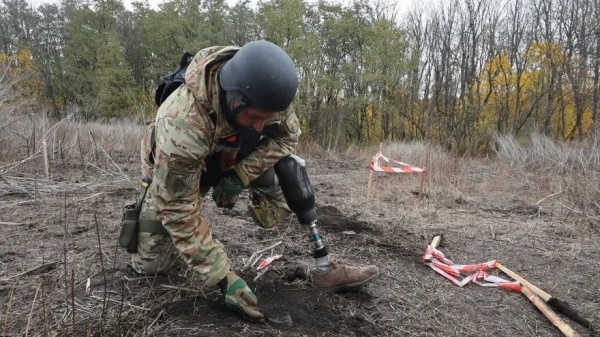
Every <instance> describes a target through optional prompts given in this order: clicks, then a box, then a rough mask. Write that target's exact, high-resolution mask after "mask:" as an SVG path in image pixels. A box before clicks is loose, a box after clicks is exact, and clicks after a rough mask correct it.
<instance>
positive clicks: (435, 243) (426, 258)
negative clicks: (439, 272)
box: [423, 234, 442, 263]
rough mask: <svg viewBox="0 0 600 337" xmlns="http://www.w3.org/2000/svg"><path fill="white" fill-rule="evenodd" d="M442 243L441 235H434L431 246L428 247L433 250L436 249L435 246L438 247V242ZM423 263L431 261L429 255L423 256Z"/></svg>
mask: <svg viewBox="0 0 600 337" xmlns="http://www.w3.org/2000/svg"><path fill="white" fill-rule="evenodd" d="M441 241H442V235H441V234H439V235H436V236H434V237H433V240H431V244H430V246H431V247H433V248H437V246H439V245H440V242H441ZM423 261H425V263H429V262H430V261H431V254H429V253H427V254H425V256H423Z"/></svg>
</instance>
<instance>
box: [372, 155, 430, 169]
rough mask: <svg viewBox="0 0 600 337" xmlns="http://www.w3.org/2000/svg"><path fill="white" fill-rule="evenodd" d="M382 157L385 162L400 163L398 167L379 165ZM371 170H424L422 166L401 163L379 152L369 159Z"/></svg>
mask: <svg viewBox="0 0 600 337" xmlns="http://www.w3.org/2000/svg"><path fill="white" fill-rule="evenodd" d="M381 159H383V160H385V161H386V162H387V163H394V164H398V165H400V167H390V166H380V165H379V161H380V160H381ZM371 170H372V171H376V172H394V173H421V172H425V169H424V168H420V167H416V166H412V165H410V164H406V163H403V162H401V161H398V160H396V159H390V158H388V157H386V156H384V155H383V154H382V153H381V152H377V154H376V155H375V157H373V159H372V160H371Z"/></svg>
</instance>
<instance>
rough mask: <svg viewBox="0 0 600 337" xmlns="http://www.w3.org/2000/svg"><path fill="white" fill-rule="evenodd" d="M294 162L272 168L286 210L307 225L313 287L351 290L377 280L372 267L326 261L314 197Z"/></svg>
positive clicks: (291, 159) (303, 171) (289, 159)
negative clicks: (311, 248) (311, 255)
mask: <svg viewBox="0 0 600 337" xmlns="http://www.w3.org/2000/svg"><path fill="white" fill-rule="evenodd" d="M296 158H297V157H296V156H288V157H285V158H283V159H281V160H280V161H279V162H277V164H275V173H276V175H277V178H278V179H279V186H281V190H282V192H283V196H284V198H285V201H286V203H287V205H288V207H289V208H290V210H291V211H292V212H294V214H296V216H297V217H298V221H299V222H300V224H303V225H308V228H309V230H310V235H311V238H312V242H313V243H314V245H315V250H314V253H313V257H314V259H315V269H314V270H313V271H312V272H311V278H312V285H313V287H316V288H327V289H338V288H353V287H357V286H360V285H362V284H365V283H367V282H369V281H371V280H373V279H375V278H376V277H377V276H379V268H377V267H376V266H373V265H369V266H364V267H351V266H348V265H346V264H343V263H341V262H338V261H335V260H330V258H329V253H328V251H327V248H326V247H325V245H324V244H323V241H322V240H321V236H320V235H319V231H318V230H317V212H316V211H315V194H314V192H313V189H312V186H311V185H310V182H309V180H308V175H307V174H306V169H305V168H304V166H303V165H301V164H300V163H299V161H298V160H297V159H296ZM298 159H299V158H298Z"/></svg>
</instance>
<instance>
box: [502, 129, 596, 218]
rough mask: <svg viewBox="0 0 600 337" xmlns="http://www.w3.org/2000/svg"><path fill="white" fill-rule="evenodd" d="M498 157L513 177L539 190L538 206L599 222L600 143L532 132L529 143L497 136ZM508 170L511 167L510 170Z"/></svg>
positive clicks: (571, 216)
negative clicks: (566, 141)
mask: <svg viewBox="0 0 600 337" xmlns="http://www.w3.org/2000/svg"><path fill="white" fill-rule="evenodd" d="M497 143H498V145H499V149H498V159H499V160H500V161H501V162H504V163H506V164H507V165H508V166H509V170H510V175H511V176H512V178H513V179H515V180H517V181H519V182H521V183H522V184H523V185H524V186H527V187H528V188H531V189H533V190H535V191H537V192H538V193H537V194H538V195H539V196H540V198H539V200H537V201H536V204H537V205H540V206H542V207H546V208H549V209H553V210H560V211H563V214H564V215H565V216H568V217H570V218H571V219H575V222H576V223H584V224H589V225H591V226H596V227H597V226H598V225H599V224H600V205H599V204H598V200H600V146H599V144H598V143H597V142H583V143H573V144H567V143H565V142H560V141H556V140H552V139H550V138H548V137H545V136H543V135H540V134H532V135H531V138H530V145H528V146H524V145H522V144H519V143H518V142H517V141H516V140H515V138H514V137H512V136H498V137H497ZM507 171H508V170H507Z"/></svg>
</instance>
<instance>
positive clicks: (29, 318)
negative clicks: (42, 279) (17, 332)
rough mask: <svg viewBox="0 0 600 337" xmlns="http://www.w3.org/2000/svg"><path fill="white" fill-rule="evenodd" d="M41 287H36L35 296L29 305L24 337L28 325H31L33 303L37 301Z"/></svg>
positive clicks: (27, 331)
mask: <svg viewBox="0 0 600 337" xmlns="http://www.w3.org/2000/svg"><path fill="white" fill-rule="evenodd" d="M41 287H42V283H40V285H39V286H38V287H37V290H36V291H35V296H34V297H33V303H31V310H30V311H29V317H28V318H27V326H26V327H25V337H27V336H28V334H29V324H30V323H31V316H33V308H34V307H35V301H36V300H37V296H38V293H39V292H40V288H41Z"/></svg>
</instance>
